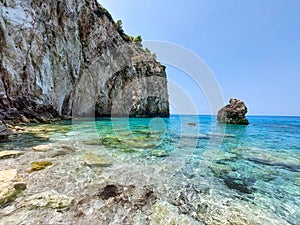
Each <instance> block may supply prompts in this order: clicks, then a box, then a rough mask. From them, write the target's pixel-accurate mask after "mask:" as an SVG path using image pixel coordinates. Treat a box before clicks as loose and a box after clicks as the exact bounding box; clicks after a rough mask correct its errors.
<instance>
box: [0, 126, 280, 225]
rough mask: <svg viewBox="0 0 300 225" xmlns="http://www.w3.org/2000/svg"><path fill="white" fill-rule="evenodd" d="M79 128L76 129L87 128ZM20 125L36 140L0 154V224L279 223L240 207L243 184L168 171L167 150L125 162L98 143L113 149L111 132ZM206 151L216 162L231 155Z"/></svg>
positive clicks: (194, 171)
mask: <svg viewBox="0 0 300 225" xmlns="http://www.w3.org/2000/svg"><path fill="white" fill-rule="evenodd" d="M86 125H88V124H82V125H81V126H82V129H85V132H86V133H90V132H91V131H90V130H86V128H85V126H86ZM22 128H23V130H22V131H19V132H20V133H21V135H27V134H30V135H32V136H34V137H35V138H38V140H39V141H38V142H32V141H30V143H31V145H30V146H25V145H24V146H19V145H14V147H13V146H11V145H7V148H6V149H7V150H5V151H3V150H2V151H1V154H0V185H1V188H0V190H1V192H0V218H1V219H0V224H1V225H2V224H3V225H7V224H64V225H66V224H134V225H141V224H145V225H147V224H149V225H166V224H167V225H171V224H187V225H189V224H190V225H192V224H200V225H201V224H208V225H212V224H218V225H221V224H222V225H223V224H228V225H229V224H238V225H242V224H243V225H244V224H249V225H250V224H254V223H255V224H281V225H282V224H286V223H285V221H282V220H279V219H278V218H276V219H274V218H273V216H272V215H268V214H266V212H261V211H260V209H259V208H258V207H255V205H252V204H248V203H247V204H246V201H245V202H244V201H243V199H244V198H245V197H246V196H245V195H244V194H243V193H242V192H239V191H236V189H240V191H243V190H244V189H241V187H238V186H237V185H236V184H233V183H230V185H235V187H233V189H234V188H235V190H230V189H228V187H227V186H226V185H228V184H226V183H225V184H222V183H221V182H220V179H219V178H218V177H216V178H213V177H210V176H207V175H205V173H206V172H208V171H205V170H203V171H202V170H199V168H198V167H195V168H191V167H189V165H188V164H187V165H186V166H184V167H183V168H182V169H179V170H178V171H176V170H174V169H173V168H176V166H178V165H177V162H173V161H172V160H171V161H168V163H167V162H164V161H163V159H164V158H167V157H169V156H168V155H157V154H156V155H155V156H151V158H144V157H142V158H135V157H132V156H131V157H130V159H128V160H126V158H124V159H123V158H122V157H121V156H120V155H117V154H116V153H113V149H111V148H109V149H111V150H109V149H106V148H105V146H110V145H111V146H110V147H112V148H113V146H116V144H117V143H115V142H116V140H115V139H114V137H110V138H107V139H103V138H102V139H101V138H98V139H93V138H92V137H89V139H87V140H81V138H82V137H81V136H82V135H80V134H81V131H80V130H79V132H78V133H74V132H75V130H74V129H72V126H70V125H64V124H45V125H42V124H41V125H36V126H24V127H22ZM124 135H125V134H124ZM8 144H9V142H8ZM104 144H105V146H104ZM9 146H11V147H9ZM3 147H4V146H2V148H3ZM138 147H139V148H141V147H142V146H138ZM120 151H123V150H122V149H120ZM209 153H210V152H209V151H208V152H207V153H206V154H209ZM124 154H127V155H129V154H134V153H129V152H128V153H126V152H123V153H122V155H124ZM177 154H179V153H178V152H177ZM210 154H212V156H214V158H216V157H217V156H218V159H219V160H221V159H228V157H236V156H235V155H232V156H231V155H229V156H227V155H224V154H221V153H218V152H217V151H213V152H211V153H210ZM153 157H154V158H153ZM154 159H155V160H154ZM173 163H174V164H175V165H173ZM203 163H207V162H203ZM209 168H210V169H211V171H212V173H214V174H218V175H219V177H222V176H224V174H227V173H228V171H229V170H230V168H227V167H226V166H225V165H221V166H220V165H218V164H211V165H210V167H209ZM227 170H228V171H227ZM231 189H232V188H231ZM239 193H240V194H239ZM232 195H233V196H236V197H235V198H232ZM216 211H217V212H218V213H215V212H216ZM254 215H260V216H261V218H260V217H255V216H254ZM262 221H264V222H265V223H262ZM266 221H267V222H266Z"/></svg>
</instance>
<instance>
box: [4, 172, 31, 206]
mask: <svg viewBox="0 0 300 225" xmlns="http://www.w3.org/2000/svg"><path fill="white" fill-rule="evenodd" d="M25 189H26V184H25V183H24V182H23V179H22V178H21V177H20V176H19V175H18V171H17V169H9V170H1V171H0V206H2V205H4V204H6V203H9V202H11V201H13V200H14V199H15V198H16V197H17V195H18V194H19V193H20V192H21V191H23V190H25Z"/></svg>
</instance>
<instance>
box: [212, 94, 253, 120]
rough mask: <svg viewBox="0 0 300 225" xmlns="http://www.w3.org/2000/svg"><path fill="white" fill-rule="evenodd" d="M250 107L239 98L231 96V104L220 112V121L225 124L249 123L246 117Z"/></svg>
mask: <svg viewBox="0 0 300 225" xmlns="http://www.w3.org/2000/svg"><path fill="white" fill-rule="evenodd" d="M247 112H248V109H247V106H246V105H245V103H244V102H243V101H241V100H239V99H236V98H231V99H230V101H229V104H228V105H226V106H225V107H223V108H222V109H221V110H220V111H219V112H218V122H219V123H225V124H241V125H248V124H249V121H248V120H247V119H246V117H245V115H246V114H247Z"/></svg>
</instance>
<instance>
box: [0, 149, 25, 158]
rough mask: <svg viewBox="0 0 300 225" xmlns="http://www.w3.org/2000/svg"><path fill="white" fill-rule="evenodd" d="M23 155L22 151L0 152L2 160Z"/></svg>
mask: <svg viewBox="0 0 300 225" xmlns="http://www.w3.org/2000/svg"><path fill="white" fill-rule="evenodd" d="M22 154H24V152H22V151H14V150H9V151H0V159H6V158H14V157H17V156H19V155H22Z"/></svg>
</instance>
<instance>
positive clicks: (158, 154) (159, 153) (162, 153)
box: [150, 149, 169, 157]
mask: <svg viewBox="0 0 300 225" xmlns="http://www.w3.org/2000/svg"><path fill="white" fill-rule="evenodd" d="M150 154H151V155H152V156H155V157H166V156H169V153H168V152H167V151H165V150H157V149H154V150H152V151H151V152H150Z"/></svg>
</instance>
